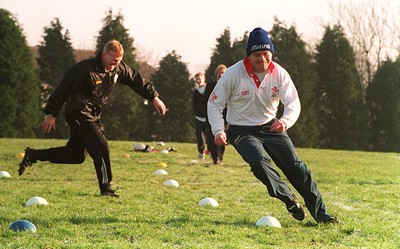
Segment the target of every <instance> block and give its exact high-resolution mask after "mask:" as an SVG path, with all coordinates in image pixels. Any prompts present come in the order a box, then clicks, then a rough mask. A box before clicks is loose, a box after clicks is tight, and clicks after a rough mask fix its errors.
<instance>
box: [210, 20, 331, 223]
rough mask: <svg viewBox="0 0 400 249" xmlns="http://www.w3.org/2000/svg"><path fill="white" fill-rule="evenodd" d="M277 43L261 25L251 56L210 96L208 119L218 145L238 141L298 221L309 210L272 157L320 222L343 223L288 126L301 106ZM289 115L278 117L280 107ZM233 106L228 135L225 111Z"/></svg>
mask: <svg viewBox="0 0 400 249" xmlns="http://www.w3.org/2000/svg"><path fill="white" fill-rule="evenodd" d="M273 53H274V46H273V44H272V42H271V40H270V39H269V37H268V32H267V31H265V30H263V29H261V28H255V29H254V30H253V31H252V32H251V33H250V35H249V39H248V41H247V47H246V55H247V57H246V58H245V59H243V60H241V61H239V62H237V63H236V64H234V65H233V66H231V67H229V68H228V69H227V70H226V71H225V73H224V74H223V75H222V77H221V78H220V80H219V81H218V83H217V85H216V87H215V88H214V91H213V92H212V93H211V95H210V97H209V100H208V119H209V122H210V124H211V127H212V132H213V134H214V136H215V140H214V142H215V143H216V144H217V145H227V144H228V141H229V143H230V144H232V145H233V146H234V147H235V149H236V150H237V152H238V153H239V154H240V155H241V156H242V157H243V159H244V160H245V161H246V162H247V163H249V164H250V167H251V170H252V172H253V174H254V176H255V177H257V178H258V179H259V180H260V181H261V182H262V183H263V184H264V185H265V186H266V187H267V189H268V193H269V195H270V196H272V197H275V198H278V199H279V200H281V201H282V202H283V203H285V204H286V208H287V210H288V211H289V212H290V213H291V215H292V216H293V217H294V218H295V219H297V220H300V221H302V220H304V218H305V217H306V213H305V211H304V209H303V208H302V207H301V205H300V203H299V201H298V200H297V198H296V196H295V195H294V194H293V192H292V191H291V189H290V188H289V186H288V185H287V184H285V183H284V182H283V181H282V179H281V177H280V175H279V173H278V172H277V170H276V169H275V168H274V167H273V166H272V164H271V160H273V161H274V162H275V164H276V165H277V166H278V167H279V168H280V169H281V170H282V172H283V173H284V174H285V176H286V177H287V179H288V180H289V182H290V183H291V184H292V185H293V187H294V188H295V189H296V190H297V191H298V192H299V193H300V195H301V196H302V197H303V198H304V201H305V204H306V206H307V208H308V210H309V211H310V213H311V215H312V217H313V218H314V219H315V221H317V222H318V223H338V220H337V219H336V218H335V217H333V216H331V215H329V214H327V213H326V210H325V205H324V203H323V201H322V196H321V194H320V192H319V190H318V187H317V184H316V183H315V181H314V180H313V179H312V176H311V172H310V171H309V170H308V169H307V166H306V164H305V163H304V162H302V161H301V160H300V158H299V156H298V155H297V153H296V151H295V148H294V146H293V144H292V141H291V140H290V138H289V136H288V134H287V132H286V130H287V129H289V128H290V127H292V126H293V125H294V123H295V122H296V121H297V119H298V117H299V115H300V110H301V105H300V100H299V97H298V95H297V90H296V87H295V85H294V83H293V82H292V80H291V78H290V75H289V74H288V73H287V71H286V70H285V69H284V68H282V67H281V66H280V65H279V64H277V63H275V62H273V61H272V54H273ZM280 102H282V104H283V105H284V112H283V115H282V116H281V117H280V118H278V117H277V116H276V113H277V110H278V105H279V103H280ZM225 105H227V110H228V111H227V115H226V121H227V123H228V129H227V131H226V133H225V125H224V120H223V118H222V111H223V109H224V108H225Z"/></svg>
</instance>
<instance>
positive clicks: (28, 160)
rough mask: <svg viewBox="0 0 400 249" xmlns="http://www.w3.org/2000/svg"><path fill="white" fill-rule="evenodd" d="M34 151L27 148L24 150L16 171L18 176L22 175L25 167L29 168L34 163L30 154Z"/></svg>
mask: <svg viewBox="0 0 400 249" xmlns="http://www.w3.org/2000/svg"><path fill="white" fill-rule="evenodd" d="M33 151H34V149H32V148H30V147H27V148H26V149H25V155H24V158H22V161H21V162H20V164H19V169H18V175H22V174H23V173H24V171H25V168H26V167H31V166H32V164H33V163H35V162H36V161H34V160H32V152H33Z"/></svg>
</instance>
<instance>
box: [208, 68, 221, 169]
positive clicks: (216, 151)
mask: <svg viewBox="0 0 400 249" xmlns="http://www.w3.org/2000/svg"><path fill="white" fill-rule="evenodd" d="M225 70H226V66H225V65H224V64H219V65H218V66H217V68H216V69H215V73H214V76H215V79H216V81H213V82H211V83H207V85H206V89H205V93H204V95H205V98H206V101H205V103H204V104H205V108H206V119H207V122H206V141H207V147H208V150H209V151H210V154H211V158H212V160H213V163H214V164H221V163H222V160H223V158H224V153H225V145H216V144H215V143H214V135H213V134H212V131H211V125H210V122H209V121H208V118H207V103H208V98H209V97H210V95H211V92H212V91H213V90H214V87H215V85H216V84H217V82H218V80H219V79H220V78H221V76H222V75H223V74H224V72H225ZM225 115H226V108H225V109H224V111H223V116H224V120H225Z"/></svg>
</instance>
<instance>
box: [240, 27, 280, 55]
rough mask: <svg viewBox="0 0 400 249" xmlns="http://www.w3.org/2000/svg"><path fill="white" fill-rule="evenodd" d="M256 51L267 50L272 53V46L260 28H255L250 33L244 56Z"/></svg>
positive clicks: (265, 32) (266, 34) (266, 33)
mask: <svg viewBox="0 0 400 249" xmlns="http://www.w3.org/2000/svg"><path fill="white" fill-rule="evenodd" d="M258 50H269V51H271V53H274V44H272V42H271V40H270V39H269V37H268V32H267V31H265V30H263V29H262V28H255V29H253V31H251V32H250V35H249V39H248V40H247V46H246V55H247V56H249V55H250V54H251V53H253V52H255V51H258Z"/></svg>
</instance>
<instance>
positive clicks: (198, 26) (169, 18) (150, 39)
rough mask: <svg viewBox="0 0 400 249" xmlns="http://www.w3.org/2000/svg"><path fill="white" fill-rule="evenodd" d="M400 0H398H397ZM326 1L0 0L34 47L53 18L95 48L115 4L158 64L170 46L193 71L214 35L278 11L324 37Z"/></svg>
mask: <svg viewBox="0 0 400 249" xmlns="http://www.w3.org/2000/svg"><path fill="white" fill-rule="evenodd" d="M395 1H399V0H395ZM326 2H327V0H282V1H279V0H278V1H277V0H250V1H233V0H216V1H213V0H197V1H191V0H170V1H168V0H80V1H77V0H35V1H33V0H0V8H4V9H6V10H8V11H10V12H11V13H12V14H14V15H15V16H16V18H17V20H18V22H19V24H20V26H21V28H22V29H23V32H24V35H25V36H26V38H27V42H28V44H29V45H30V46H36V45H38V44H39V43H40V41H42V39H43V38H42V36H43V35H44V27H46V26H50V22H51V21H52V20H53V19H54V18H56V17H57V18H59V19H60V22H61V24H62V25H63V27H64V28H65V29H68V30H69V32H70V38H71V42H72V45H73V47H74V48H75V49H94V48H95V42H96V38H95V37H96V36H97V35H98V33H99V31H100V29H101V28H102V26H103V19H104V18H105V16H106V15H107V13H108V11H109V10H110V9H112V11H113V13H114V14H117V13H119V12H120V13H121V14H122V15H123V16H124V18H125V19H124V23H123V24H124V26H125V27H126V28H127V29H128V32H129V35H130V36H131V37H132V38H133V39H134V41H135V43H134V46H135V47H136V48H137V49H138V50H139V51H138V53H139V55H142V56H144V57H145V58H146V59H150V62H151V63H156V62H157V61H158V60H160V59H161V58H162V57H164V56H165V55H167V54H168V53H169V52H171V51H172V50H175V51H176V52H177V53H178V54H179V55H181V56H182V61H183V62H184V63H186V64H187V65H188V68H189V71H190V72H191V73H192V74H194V73H195V72H197V71H204V70H205V69H206V67H207V66H208V64H209V63H210V57H211V54H212V49H213V48H215V44H216V38H217V37H219V36H220V35H221V34H222V32H223V31H224V30H225V28H227V27H229V28H230V31H231V38H232V39H235V38H240V37H242V36H243V34H244V33H245V32H246V31H251V30H252V29H253V28H255V27H262V28H264V29H266V30H270V29H271V28H272V24H273V18H274V16H277V17H278V18H279V19H280V20H281V21H284V22H285V23H286V24H287V25H291V24H295V25H296V28H297V31H298V33H299V34H301V35H302V37H303V39H304V40H305V41H307V39H311V38H313V39H320V38H321V36H322V32H323V29H322V27H321V25H319V24H318V19H319V18H321V16H322V17H323V16H324V15H326V13H327V10H328V9H327V4H326Z"/></svg>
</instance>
